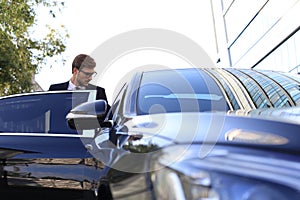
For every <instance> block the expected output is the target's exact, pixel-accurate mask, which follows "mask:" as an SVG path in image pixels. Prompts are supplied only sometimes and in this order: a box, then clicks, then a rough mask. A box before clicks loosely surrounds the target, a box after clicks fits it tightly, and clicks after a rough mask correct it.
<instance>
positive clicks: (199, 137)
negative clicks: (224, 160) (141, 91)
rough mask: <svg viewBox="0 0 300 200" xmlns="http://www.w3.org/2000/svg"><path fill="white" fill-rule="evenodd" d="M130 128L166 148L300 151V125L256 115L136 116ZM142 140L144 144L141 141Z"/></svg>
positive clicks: (194, 114)
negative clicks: (214, 146) (243, 147)
mask: <svg viewBox="0 0 300 200" xmlns="http://www.w3.org/2000/svg"><path fill="white" fill-rule="evenodd" d="M124 125H125V127H126V129H128V132H129V133H130V134H132V135H138V134H140V135H142V136H143V138H142V140H141V141H143V142H144V143H145V142H146V143H153V144H155V145H159V146H164V145H170V144H171V143H173V144H189V143H207V144H216V143H224V144H228V145H247V146H255V147H257V146H260V147H264V148H278V149H281V150H283V149H284V150H289V151H295V152H300V147H299V142H300V139H299V137H298V135H299V132H300V125H299V124H296V123H288V122H286V121H278V120H271V119H268V118H266V119H264V118H263V117H261V116H260V117H254V116H237V115H232V114H226V113H164V114H155V115H147V116H146V115H145V116H136V117H133V118H131V119H130V120H128V121H127V122H126V123H125V124H124ZM141 141H140V142H141Z"/></svg>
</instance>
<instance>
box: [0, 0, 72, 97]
mask: <svg viewBox="0 0 300 200" xmlns="http://www.w3.org/2000/svg"><path fill="white" fill-rule="evenodd" d="M41 7H44V8H47V9H48V13H49V15H50V16H51V17H53V18H55V17H56V13H57V12H61V9H62V8H63V7H64V2H58V1H52V0H0V40H1V43H0V96H3V95H9V94H16V93H23V92H31V91H32V90H33V81H32V78H33V76H34V74H35V73H36V72H37V70H38V69H39V68H40V67H41V66H42V65H43V64H45V63H44V62H45V60H46V59H47V58H49V57H53V56H56V55H59V54H61V53H62V52H63V51H65V48H66V46H65V38H67V37H68V34H67V33H66V31H65V29H64V27H62V30H64V32H63V31H62V30H55V29H53V28H51V27H50V26H47V27H48V32H47V33H46V34H45V36H43V38H36V37H34V36H33V35H34V34H33V33H34V32H33V31H32V30H34V29H33V27H35V26H36V25H37V24H36V23H37V10H38V8H41ZM45 26H46V24H45ZM35 31H37V30H35ZM62 32H63V33H62Z"/></svg>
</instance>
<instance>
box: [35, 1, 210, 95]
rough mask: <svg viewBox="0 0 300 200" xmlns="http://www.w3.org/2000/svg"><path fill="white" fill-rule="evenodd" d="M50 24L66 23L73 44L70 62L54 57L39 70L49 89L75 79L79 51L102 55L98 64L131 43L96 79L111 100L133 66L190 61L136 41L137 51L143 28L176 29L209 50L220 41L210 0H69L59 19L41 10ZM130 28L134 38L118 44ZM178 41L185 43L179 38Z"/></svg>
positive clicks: (67, 54) (38, 78) (41, 19)
mask: <svg viewBox="0 0 300 200" xmlns="http://www.w3.org/2000/svg"><path fill="white" fill-rule="evenodd" d="M45 24H50V25H51V26H53V27H57V29H58V30H59V27H60V25H62V24H63V25H65V27H66V29H67V31H68V33H69V35H70V38H67V39H66V45H67V49H66V51H65V52H64V53H63V56H64V58H65V59H66V60H67V62H66V64H65V65H63V64H62V63H59V62H52V61H49V63H47V66H44V67H43V68H42V69H41V70H40V71H39V73H38V74H37V75H36V77H35V78H36V81H37V82H38V84H39V85H40V86H41V87H42V88H43V89H44V90H48V88H49V86H50V84H54V83H59V82H65V81H67V80H69V79H70V77H71V75H72V74H71V63H72V61H73V59H74V57H75V56H76V55H78V54H80V53H85V54H89V55H92V56H96V57H97V59H96V62H97V66H98V65H99V66H100V65H101V64H102V65H103V63H102V62H104V61H103V59H106V57H107V59H109V58H108V57H110V56H112V55H113V53H115V54H116V53H117V52H113V51H116V49H117V50H118V49H122V48H123V49H126V48H127V50H126V51H127V52H126V53H120V55H119V56H118V57H117V58H114V59H112V60H111V62H109V61H108V60H106V61H105V62H106V63H108V64H107V66H108V65H109V68H108V69H109V70H104V73H102V72H101V76H100V77H98V78H97V80H93V81H94V82H92V83H94V84H97V85H99V86H101V87H104V88H105V89H106V93H107V96H108V100H109V101H110V99H111V98H112V96H113V92H114V91H115V89H116V88H117V86H116V85H118V82H119V80H120V79H121V78H122V76H124V74H125V73H127V72H128V71H130V70H132V68H136V67H139V66H147V65H153V64H156V65H162V66H172V67H181V66H184V65H189V63H187V61H185V60H184V59H181V58H180V56H176V53H170V51H164V50H159V49H158V48H156V49H147V48H140V49H138V50H137V48H136V47H133V48H135V49H134V51H133V50H130V49H129V48H128V46H130V45H131V44H132V43H135V41H134V36H135V35H136V36H137V37H139V36H140V35H138V34H140V33H138V31H137V30H152V29H153V30H157V31H158V32H163V31H162V30H166V31H168V34H169V35H172V34H173V33H175V34H173V35H174V38H176V37H177V36H178V35H181V36H184V37H185V38H187V39H189V40H190V41H193V42H194V43H195V44H197V45H199V46H200V47H201V48H202V49H203V50H204V51H205V52H206V53H207V54H208V55H209V56H211V55H212V54H213V52H214V49H213V48H214V47H215V45H214V38H213V35H214V32H213V27H212V18H211V7H210V0H187V1H186V0H151V1H146V0H126V1H124V0H110V1H106V0H65V8H64V9H63V11H62V13H61V14H60V15H57V17H56V18H55V19H51V18H49V17H47V13H43V12H40V16H39V25H40V26H41V27H44V26H45ZM126 33H130V34H129V35H130V37H131V41H127V43H126V41H121V42H120V45H118V43H116V42H117V41H118V39H120V38H122V37H123V36H124V37H125V35H126ZM147 34H148V35H147ZM149 34H151V33H150V32H149V31H148V32H147V33H142V35H143V36H145V38H147V36H150V35H149ZM168 34H167V35H168ZM176 34H177V36H176ZM124 37H123V38H124ZM166 37H168V36H165V39H166V40H169V38H166ZM170 37H172V36H170ZM125 38H126V37H125ZM137 39H138V38H137ZM158 39H159V37H158ZM163 40H164V38H162V39H161V42H160V43H163V42H164V41H163ZM174 40H176V39H174ZM113 43H114V45H113ZM174 43H176V42H174ZM159 45H160V44H159ZM173 45H175V44H173ZM178 45H179V46H180V45H182V44H180V42H179V43H178ZM107 46H110V48H113V49H112V50H111V49H110V48H107ZM125 46H126V48H125ZM174 48H176V47H174ZM110 50H111V52H110ZM179 51H180V50H179ZM174 55H175V56H174ZM98 57H99V59H98ZM96 69H97V67H96ZM105 69H106V68H105ZM98 70H99V69H98ZM101 70H102V68H101ZM102 71H103V70H102Z"/></svg>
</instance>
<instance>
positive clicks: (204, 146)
mask: <svg viewBox="0 0 300 200" xmlns="http://www.w3.org/2000/svg"><path fill="white" fill-rule="evenodd" d="M299 80H300V79H299V77H298V76H296V75H292V74H287V73H281V72H275V71H265V70H252V69H233V68H229V69H216V68H205V69H196V68H193V69H177V70H165V69H164V70H155V71H138V72H137V73H136V74H134V75H133V77H132V78H131V79H129V80H128V81H125V82H124V84H123V85H122V87H121V89H120V91H119V93H118V95H117V96H116V97H115V98H114V100H113V102H112V104H111V109H110V111H109V112H108V115H106V116H105V113H107V110H106V108H107V107H106V103H107V102H105V101H103V100H95V93H94V92H93V91H60V92H38V93H31V94H22V95H13V96H9V97H3V98H1V99H0V131H1V134H0V149H1V151H0V152H1V153H0V158H1V161H2V162H1V164H0V167H1V170H0V173H1V178H0V188H1V189H0V190H1V192H2V193H1V194H3V196H7V197H9V199H14V198H19V197H20V196H21V197H23V198H25V197H28V198H30V199H40V198H49V199H52V198H63V199H80V198H81V199H94V198H95V199H173V198H174V199H249V200H250V199H299V196H300V194H299V190H300V187H299V183H300V177H299V176H298V175H297V174H298V170H299V167H300V163H299V159H300V157H299V156H298V155H299V150H300V147H298V146H299V145H298V142H299V141H298V139H297V135H296V134H299V132H300V126H299V123H298V122H299V120H297V119H296V118H294V120H290V119H289V118H287V117H282V116H278V115H277V117H276V116H273V115H271V114H265V115H264V114H262V113H266V112H267V111H268V110H271V109H275V110H279V109H282V110H284V109H297V108H298V106H299V102H300V91H299V83H300V81H299ZM259 111H260V112H259ZM283 112H284V111H283ZM273 113H276V112H273ZM290 113H293V112H290Z"/></svg>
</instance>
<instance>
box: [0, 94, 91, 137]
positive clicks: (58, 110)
mask: <svg viewBox="0 0 300 200" xmlns="http://www.w3.org/2000/svg"><path fill="white" fill-rule="evenodd" d="M88 96H89V92H74V93H72V92H64V93H47V94H46V93H41V94H32V95H23V96H13V97H8V98H3V99H1V100H0V131H1V132H20V133H77V132H75V131H74V130H72V129H70V128H69V127H68V125H67V123H66V118H65V117H66V115H67V113H68V112H69V111H70V110H71V109H72V108H73V107H74V106H76V105H78V104H80V103H82V102H86V101H87V99H88Z"/></svg>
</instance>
